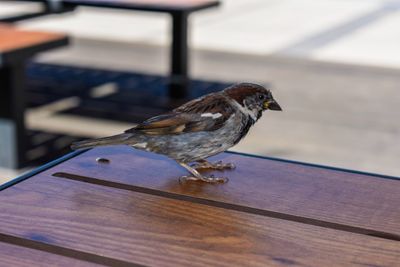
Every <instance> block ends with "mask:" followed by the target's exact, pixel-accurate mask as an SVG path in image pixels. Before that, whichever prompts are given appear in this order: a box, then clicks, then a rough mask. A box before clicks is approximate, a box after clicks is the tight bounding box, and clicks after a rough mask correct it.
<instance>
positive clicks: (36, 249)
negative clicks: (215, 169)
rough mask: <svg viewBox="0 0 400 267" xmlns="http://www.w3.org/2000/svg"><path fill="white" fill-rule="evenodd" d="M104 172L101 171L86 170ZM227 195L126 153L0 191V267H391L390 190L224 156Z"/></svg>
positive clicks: (396, 224)
mask: <svg viewBox="0 0 400 267" xmlns="http://www.w3.org/2000/svg"><path fill="white" fill-rule="evenodd" d="M99 157H102V158H106V159H108V160H110V163H108V164H104V163H103V164H102V163H98V162H96V158H99ZM217 159H223V160H225V161H231V162H234V163H236V165H237V169H236V170H234V171H229V172H226V173H224V174H225V175H227V176H229V178H230V181H229V183H227V184H223V185H222V184H221V185H210V184H202V183H186V184H180V183H179V182H178V177H179V176H180V175H183V174H185V171H184V170H183V169H182V168H180V167H179V166H178V165H177V164H175V163H174V162H173V161H171V160H169V159H167V158H164V157H162V156H158V155H154V154H150V153H146V152H140V151H136V150H133V149H131V148H129V147H123V146H120V147H109V148H97V149H92V150H89V151H85V152H80V153H74V154H70V155H67V156H66V157H65V158H63V159H60V160H58V161H56V162H54V163H51V164H49V165H48V166H45V167H42V168H41V169H39V170H38V171H35V172H33V173H31V174H28V175H26V176H24V177H21V178H19V179H17V180H16V181H14V182H12V183H9V184H7V185H5V186H4V188H5V189H3V190H2V191H0V203H1V205H0V257H1V259H2V264H3V265H2V266H32V265H35V264H34V263H35V262H41V263H42V264H43V265H44V266H54V265H55V264H56V263H57V264H58V266H92V265H93V266H94V265H96V264H103V265H108V266H360V267H361V266H399V263H400V180H397V178H394V177H386V176H381V175H372V174H364V173H358V172H352V171H345V170H338V169H332V168H326V167H319V166H314V165H307V164H302V163H295V162H288V161H284V160H276V159H269V158H262V157H255V156H250V155H241V154H235V153H225V154H222V155H219V156H217V157H215V160H217Z"/></svg>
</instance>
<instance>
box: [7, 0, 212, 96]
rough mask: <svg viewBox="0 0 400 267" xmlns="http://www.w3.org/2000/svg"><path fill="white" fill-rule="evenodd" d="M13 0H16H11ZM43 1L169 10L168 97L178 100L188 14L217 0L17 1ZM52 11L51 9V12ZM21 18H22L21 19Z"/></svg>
mask: <svg viewBox="0 0 400 267" xmlns="http://www.w3.org/2000/svg"><path fill="white" fill-rule="evenodd" d="M14 1H15V0H14ZM17 1H27V2H42V3H45V4H46V6H47V8H46V9H45V12H47V13H46V14H44V15H47V14H48V13H49V10H54V12H55V13H63V12H69V11H72V10H74V9H75V8H76V7H78V6H90V7H99V8H113V9H123V10H138V11H148V12H162V13H168V14H170V15H171V18H172V38H171V39H172V44H171V68H170V82H169V96H170V97H172V98H177V99H185V98H187V97H188V95H189V94H188V86H189V75H188V66H189V55H188V54H189V49H188V17H189V15H190V14H191V13H193V12H196V11H200V10H204V9H208V8H212V7H217V6H218V5H219V4H220V2H219V1H217V0H17ZM50 13H51V12H50ZM22 19H23V18H22Z"/></svg>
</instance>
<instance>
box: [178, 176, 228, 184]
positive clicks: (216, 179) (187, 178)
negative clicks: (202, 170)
mask: <svg viewBox="0 0 400 267" xmlns="http://www.w3.org/2000/svg"><path fill="white" fill-rule="evenodd" d="M179 181H180V182H181V183H185V182H189V181H200V182H205V183H210V184H217V183H222V184H224V183H227V182H228V181H229V179H228V178H226V177H214V175H211V176H209V177H204V176H201V177H195V176H182V177H180V178H179Z"/></svg>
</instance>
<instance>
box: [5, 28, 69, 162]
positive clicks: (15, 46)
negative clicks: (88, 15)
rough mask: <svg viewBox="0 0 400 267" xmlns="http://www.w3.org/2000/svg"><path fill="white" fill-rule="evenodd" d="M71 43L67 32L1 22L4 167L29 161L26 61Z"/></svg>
mask: <svg viewBox="0 0 400 267" xmlns="http://www.w3.org/2000/svg"><path fill="white" fill-rule="evenodd" d="M67 43H68V39H67V37H66V36H65V35H63V34H56V33H47V32H38V31H25V30H19V29H16V28H15V27H12V26H9V25H5V24H0V167H8V168H18V167H21V166H22V165H23V164H24V162H25V142H26V140H25V139H26V136H25V123H24V110H25V96H24V95H25V94H24V90H25V84H24V78H25V68H24V67H25V62H26V61H27V60H28V59H29V58H31V57H32V56H33V55H35V54H36V53H39V52H42V51H47V50H49V49H53V48H56V47H60V46H64V45H67Z"/></svg>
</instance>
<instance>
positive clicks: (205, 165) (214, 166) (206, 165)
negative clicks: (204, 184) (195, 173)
mask: <svg viewBox="0 0 400 267" xmlns="http://www.w3.org/2000/svg"><path fill="white" fill-rule="evenodd" d="M191 167H192V168H194V169H196V170H199V169H210V170H225V169H228V170H233V169H235V168H236V166H235V164H233V163H223V162H222V161H218V162H215V163H210V162H208V161H204V162H203V161H202V162H198V163H195V164H193V165H192V166H191Z"/></svg>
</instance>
